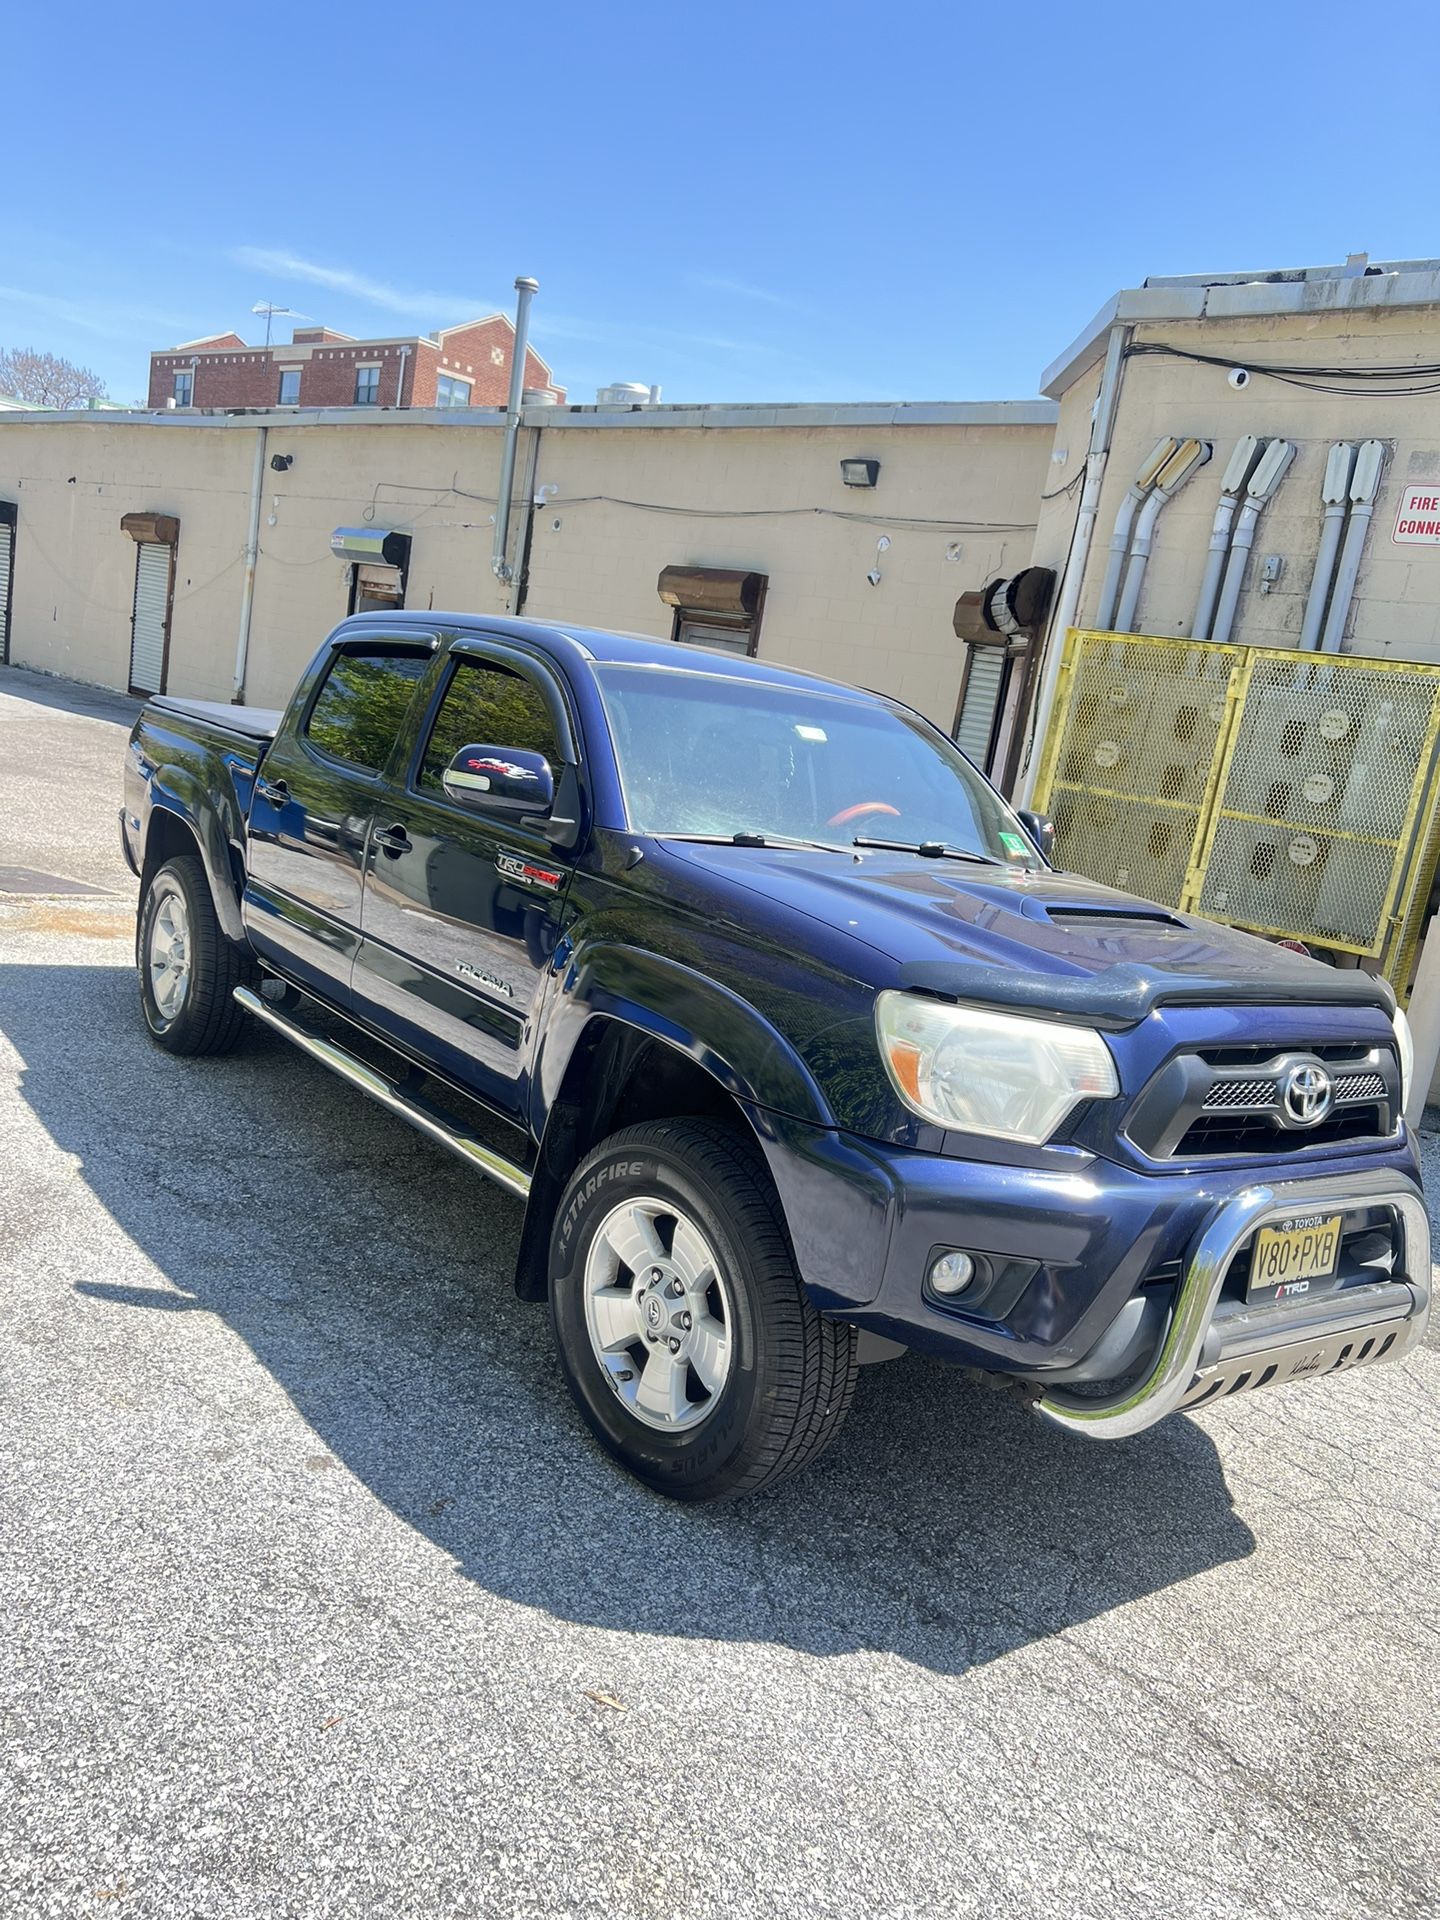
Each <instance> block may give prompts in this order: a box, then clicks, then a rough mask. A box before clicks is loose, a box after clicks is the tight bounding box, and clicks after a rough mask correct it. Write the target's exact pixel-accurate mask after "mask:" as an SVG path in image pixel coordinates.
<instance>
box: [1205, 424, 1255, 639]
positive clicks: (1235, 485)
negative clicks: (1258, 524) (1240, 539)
mask: <svg viewBox="0 0 1440 1920" xmlns="http://www.w3.org/2000/svg"><path fill="white" fill-rule="evenodd" d="M1263 445H1264V442H1263V441H1261V440H1257V439H1256V438H1255V436H1254V434H1253V433H1247V434H1245V435H1244V436H1243V438H1241V439H1239V440H1237V441H1236V442H1235V451H1234V452H1233V453H1232V454H1231V456H1230V463H1229V465H1228V466H1227V467H1226V469H1225V472H1224V475H1223V477H1222V478H1221V481H1220V500H1219V503H1218V505H1217V506H1216V508H1215V518H1214V520H1213V521H1212V522H1211V523H1210V551H1209V553H1208V555H1207V556H1206V559H1205V573H1204V577H1203V578H1202V580H1201V582H1200V597H1199V599H1198V600H1197V601H1196V602H1195V618H1194V620H1193V621H1192V623H1191V626H1190V631H1191V633H1192V635H1193V636H1194V638H1195V639H1197V640H1208V639H1209V638H1210V628H1211V624H1212V622H1213V621H1214V619H1215V602H1216V601H1217V600H1218V599H1219V598H1220V578H1221V575H1222V574H1223V573H1224V571H1225V556H1226V554H1227V553H1228V552H1229V551H1230V530H1231V528H1232V527H1233V526H1234V525H1235V509H1236V508H1237V507H1238V506H1239V504H1240V496H1241V494H1242V493H1243V492H1244V491H1245V485H1246V482H1247V481H1248V480H1249V478H1250V476H1251V474H1252V473H1253V472H1254V471H1255V462H1256V461H1257V460H1258V459H1259V458H1260V449H1261V447H1262V446H1263Z"/></svg>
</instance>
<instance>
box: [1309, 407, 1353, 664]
mask: <svg viewBox="0 0 1440 1920" xmlns="http://www.w3.org/2000/svg"><path fill="white" fill-rule="evenodd" d="M1354 470H1355V449H1354V447H1352V446H1351V445H1350V443H1349V442H1348V441H1347V440H1339V441H1337V442H1336V444H1335V445H1334V446H1333V447H1331V449H1330V452H1329V454H1328V456H1327V457H1326V461H1325V478H1324V480H1323V482H1322V483H1321V487H1320V498H1321V501H1322V502H1323V504H1324V507H1325V517H1324V519H1323V520H1322V521H1321V523H1320V544H1319V546H1318V547H1317V548H1316V550H1315V571H1314V573H1313V574H1312V575H1311V576H1310V597H1309V599H1308V600H1306V602H1305V619H1304V622H1303V623H1302V625H1301V628H1300V651H1301V652H1302V653H1313V652H1314V650H1315V648H1316V646H1318V644H1319V641H1320V626H1321V623H1322V621H1323V620H1324V618H1325V602H1326V600H1327V599H1328V598H1329V594H1330V581H1331V578H1332V576H1333V575H1334V572H1335V556H1336V554H1337V553H1338V552H1339V551H1340V535H1341V532H1342V530H1343V528H1344V525H1345V508H1346V506H1347V505H1348V504H1349V500H1350V477H1351V475H1352V474H1353V472H1354Z"/></svg>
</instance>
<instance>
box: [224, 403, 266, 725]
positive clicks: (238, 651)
mask: <svg viewBox="0 0 1440 1920" xmlns="http://www.w3.org/2000/svg"><path fill="white" fill-rule="evenodd" d="M266 435H267V429H266V428H265V427H257V428H256V429H255V466H254V469H253V471H252V472H251V475H250V519H249V523H248V525H247V526H246V529H245V572H244V575H243V576H242V578H241V581H240V631H239V634H238V635H237V637H236V640H235V677H234V679H233V681H232V682H231V689H230V702H231V705H232V706H238V705H239V703H240V702H241V701H242V700H243V699H244V698H245V672H246V667H247V664H248V661H249V657H250V614H251V610H252V608H253V607H254V605H255V565H256V562H257V561H258V559H259V557H260V496H261V494H262V493H263V491H264V487H265V440H266Z"/></svg>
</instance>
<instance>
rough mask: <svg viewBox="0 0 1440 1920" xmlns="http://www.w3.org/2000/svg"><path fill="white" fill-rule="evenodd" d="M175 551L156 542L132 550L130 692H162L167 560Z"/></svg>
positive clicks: (167, 609) (167, 605)
mask: <svg viewBox="0 0 1440 1920" xmlns="http://www.w3.org/2000/svg"><path fill="white" fill-rule="evenodd" d="M173 551H174V549H173V548H171V547H168V546H162V545H161V544H160V542H159V541H157V540H142V541H140V542H139V544H138V545H137V546H136V548H135V614H134V619H133V621H132V623H131V628H130V691H131V692H132V693H163V692H164V691H165V643H166V640H167V639H168V638H169V622H170V560H171V555H172V553H173Z"/></svg>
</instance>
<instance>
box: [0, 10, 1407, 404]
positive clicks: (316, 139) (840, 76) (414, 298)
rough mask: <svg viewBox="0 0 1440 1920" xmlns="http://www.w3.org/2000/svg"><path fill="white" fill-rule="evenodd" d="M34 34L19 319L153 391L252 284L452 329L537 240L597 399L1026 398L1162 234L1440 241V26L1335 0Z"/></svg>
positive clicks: (11, 122)
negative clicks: (1393, 22) (1437, 173)
mask: <svg viewBox="0 0 1440 1920" xmlns="http://www.w3.org/2000/svg"><path fill="white" fill-rule="evenodd" d="M1418 19H1419V16H1418V15H1417V16H1415V22H1412V25H1414V24H1416V23H1418ZM57 34H58V35H60V36H62V37H63V38H64V39H65V40H66V41H67V43H68V45H69V52H68V54H67V55H66V57H65V58H64V60H63V61H61V60H58V59H57V45H56V42H57ZM4 68H5V73H4V82H3V84H4V92H5V106H6V120H7V133H8V136H9V137H8V139H7V141H6V150H7V152H8V154H9V155H10V164H11V167H12V169H14V168H16V166H17V156H23V157H24V168H23V170H22V171H21V172H20V173H19V174H18V175H17V173H16V172H14V171H12V174H11V179H10V185H9V190H8V191H7V195H6V212H5V216H4V227H3V234H4V239H3V245H0V346H16V345H34V346H38V347H42V348H48V349H50V350H52V351H55V352H59V353H63V354H65V355H66V356H67V357H69V358H72V359H77V360H80V361H82V362H84V363H85V364H88V365H91V366H93V367H94V368H95V370H96V371H97V372H99V373H100V374H101V375H102V376H103V377H104V378H105V379H106V381H107V382H108V384H109V387H110V390H111V392H112V393H113V394H114V395H115V397H116V398H119V399H123V400H129V399H134V398H136V397H138V396H139V395H141V394H143V392H144V388H145V372H146V356H147V354H148V352H149V350H150V349H151V348H152V347H160V346H168V345H172V344H174V343H176V342H179V341H182V340H187V339H192V338H194V337H196V336H198V335H201V334H206V333H212V332H216V331H219V330H221V329H224V328H230V327H233V328H235V329H237V330H238V331H239V332H241V333H242V334H244V335H245V337H246V338H251V339H259V338H261V337H263V321H262V322H257V321H255V320H254V319H253V318H252V316H251V314H250V308H251V307H252V306H253V305H254V303H255V302H256V301H258V300H265V299H272V300H276V301H280V302H283V303H285V304H287V305H289V306H292V307H296V308H299V309H300V310H301V311H302V312H304V313H305V314H308V315H310V316H312V317H314V318H315V319H318V320H322V321H324V322H326V323H327V324H329V325H331V326H336V327H340V328H342V329H343V330H344V331H346V332H348V333H354V334H360V335H365V334H389V333H410V332H428V331H429V330H430V329H432V328H434V327H438V326H444V325H450V324H453V323H454V322H456V321H459V320H463V319H468V318H471V317H472V316H473V315H474V314H476V313H481V312H488V311H492V310H494V309H495V308H496V307H505V308H507V309H508V308H509V306H510V305H511V303H512V300H513V295H512V293H511V286H512V282H513V280H514V277H515V275H516V274H517V273H533V274H534V275H536V277H537V278H538V279H539V281H540V284H541V292H540V296H539V298H538V300H537V302H536V306H535V313H534V339H535V344H536V346H537V347H538V348H539V350H540V351H541V352H543V353H544V354H545V355H546V356H547V358H548V359H549V360H550V361H551V363H552V365H553V367H554V369H555V374H556V377H557V379H559V380H560V381H561V382H563V383H565V384H566V385H568V387H569V389H570V392H571V397H572V398H574V399H576V400H581V401H587V400H593V398H594V389H595V387H596V385H597V384H600V383H602V382H606V381H610V380H642V381H647V382H649V381H657V382H659V383H660V384H661V385H662V386H663V388H664V390H665V397H666V398H667V399H671V400H860V399H908V400H918V399H991V398H1009V397H1023V396H1025V395H1029V394H1033V393H1034V392H1035V391H1036V388H1037V383H1038V379H1039V375H1040V372H1041V370H1042V368H1043V367H1044V366H1045V365H1046V364H1047V362H1048V361H1049V360H1051V359H1052V358H1053V357H1054V356H1055V355H1056V354H1057V353H1058V352H1059V351H1060V349H1061V348H1062V347H1063V346H1064V345H1065V343H1066V342H1067V341H1068V340H1069V339H1070V338H1071V337H1072V336H1073V335H1074V334H1075V333H1076V332H1078V331H1079V329H1080V327H1081V326H1082V325H1083V324H1084V323H1085V321H1086V320H1088V319H1089V317H1090V315H1091V314H1092V313H1093V312H1094V311H1095V309H1096V308H1097V307H1098V306H1100V304H1101V303H1102V302H1103V301H1104V300H1105V299H1106V298H1108V296H1109V295H1110V294H1111V293H1112V292H1114V291H1115V290H1116V288H1118V287H1122V286H1133V285H1135V284H1136V283H1137V282H1138V281H1139V280H1140V279H1141V278H1143V276H1144V275H1145V274H1146V273H1184V272H1198V271H1202V270H1206V269H1224V270H1229V269H1239V268H1266V267H1276V266H1293V265H1304V264H1315V263H1320V262H1324V261H1331V260H1338V259H1343V258H1344V256H1345V255H1346V253H1347V252H1350V251H1353V250H1358V249H1367V250H1368V251H1369V252H1370V254H1371V255H1372V257H1374V258H1377V259H1379V258H1397V257H1414V256H1427V255H1430V254H1440V223H1437V217H1436V213H1435V198H1434V193H1433V188H1432V179H1433V172H1434V162H1435V154H1434V146H1435V132H1436V124H1437V113H1436V108H1435V104H1434V103H1435V97H1436V88H1437V80H1440V57H1437V54H1436V52H1435V50H1434V49H1433V47H1431V46H1430V45H1428V44H1427V37H1426V35H1425V34H1424V33H1423V31H1419V30H1418V29H1417V30H1416V31H1414V32H1412V33H1411V34H1410V35H1409V36H1408V37H1407V36H1405V35H1399V34H1396V33H1395V32H1393V31H1392V30H1391V29H1390V28H1388V27H1387V26H1386V25H1385V24H1384V21H1383V20H1382V18H1381V16H1378V15H1366V14H1365V13H1363V11H1362V12H1360V13H1357V12H1356V10H1355V9H1354V8H1353V7H1346V8H1344V9H1343V10H1342V8H1341V7H1339V6H1338V5H1331V4H1329V3H1328V0H1314V4H1311V5H1308V6H1299V5H1292V4H1289V3H1288V0H1282V3H1278V4H1265V0H1261V4H1260V5H1258V6H1255V7H1253V8H1248V9H1244V10H1241V9H1225V10H1223V11H1220V10H1208V11H1202V10H1200V9H1197V8H1194V7H1182V8H1165V7H1154V8H1151V9H1148V10H1144V9H1141V8H1139V7H1135V6H1128V7H1123V8H1121V7H1111V6H1109V5H1106V4H1100V5H1098V6H1091V7H1087V8H1076V7H1074V6H1073V5H1069V6H1060V5H1042V4H1031V3H1027V0H1008V3H1007V4H1003V5H994V6H989V7H984V8H978V9H977V8H975V7H973V6H970V5H966V4H962V3H961V0H951V3H950V4H929V3H928V0H892V4H890V5H888V6H881V5H876V4H869V5H863V6H862V5H855V4H851V3H850V0H839V3H838V4H832V5H828V6H821V5H818V4H793V3H792V4H787V3H786V0H770V3H769V4H752V0H732V3H731V4H727V5H724V6H721V7H715V8H708V9H704V8H699V7H695V6H677V5H674V4H670V5H664V6H661V5H653V6H652V5H643V4H624V0H619V3H617V4H612V5H609V6H602V5H597V4H594V0H591V3H590V4H588V5H576V4H571V3H570V0H555V3H554V4H550V5H547V6H537V7H534V8H533V9H531V10H530V11H529V12H528V13H526V12H522V11H521V10H519V9H517V8H515V7H513V6H508V7H489V6H483V5H478V4H471V5H468V6H460V5H454V4H452V3H451V0H431V4H429V5H428V6H426V7H415V8H406V7H400V6H395V5H390V6H378V5H372V4H369V0H360V3H359V4H349V5H346V6H345V7H343V8H339V7H325V8H296V9H293V10H286V11H283V12H282V11H278V10H275V11H270V10H266V9H263V8H262V9H259V10H254V9H244V10H241V12H240V13H238V14H237V13H236V11H235V10H234V9H222V8H209V7H206V8H201V7H198V6H195V7H171V8H167V7H165V6H163V5H152V6H151V7H150V8H148V9H147V10H146V13H145V16H144V20H143V23H142V22H140V21H139V20H138V19H137V16H136V15H135V14H134V13H133V12H127V11H126V10H125V9H123V8H116V7H115V6H113V4H109V3H108V0H107V4H106V5H104V6H98V5H96V4H94V0H85V4H81V5H72V6H71V7H70V8H67V9H63V10H62V11H61V12H60V13H58V14H56V13H51V12H50V11H49V10H48V9H44V8H40V7H38V6H35V5H33V4H31V5H29V6H25V7H17V8H14V9H11V10H10V13H9V16H8V21H7V27H6V34H5V47H4ZM57 76H58V77H57ZM280 324H282V325H284V324H289V323H284V322H282V323H280Z"/></svg>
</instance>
